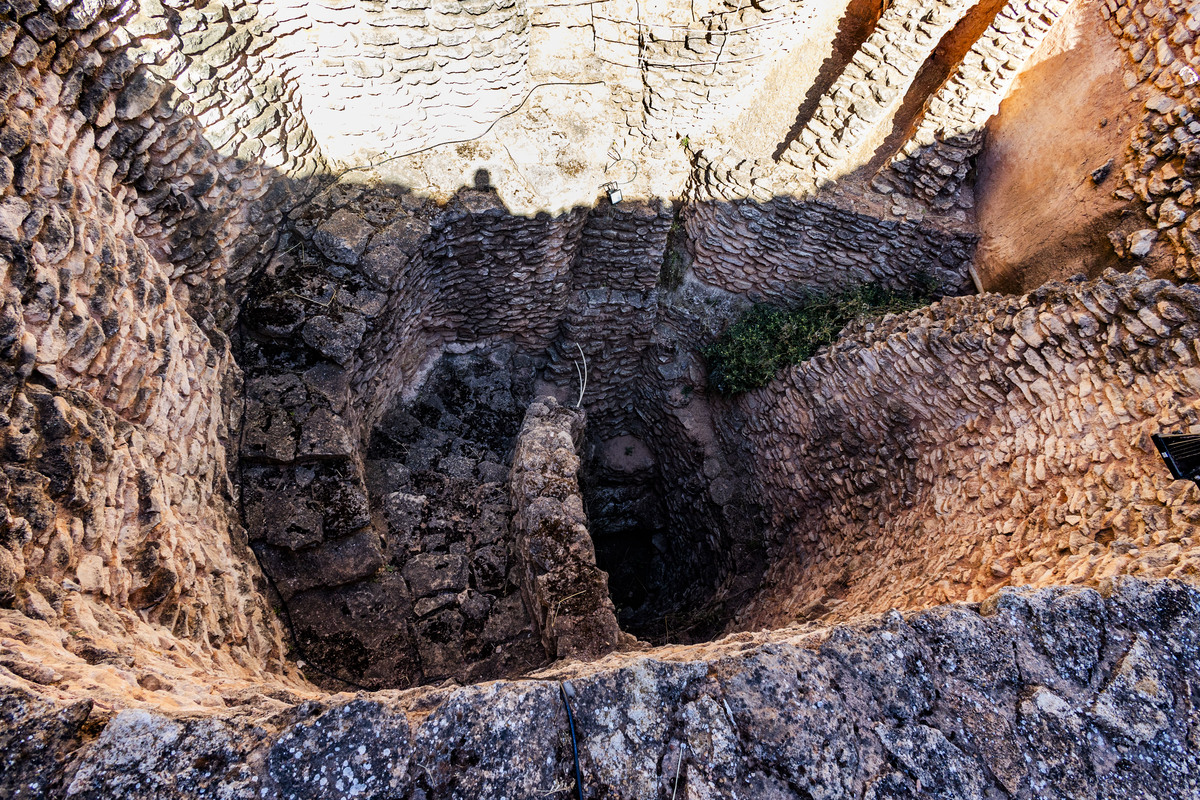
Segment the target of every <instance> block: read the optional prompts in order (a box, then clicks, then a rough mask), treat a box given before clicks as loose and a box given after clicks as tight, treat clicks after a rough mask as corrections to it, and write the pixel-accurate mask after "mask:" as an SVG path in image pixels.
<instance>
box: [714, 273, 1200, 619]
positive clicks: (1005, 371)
mask: <svg viewBox="0 0 1200 800" xmlns="http://www.w3.org/2000/svg"><path fill="white" fill-rule="evenodd" d="M1198 325H1200V289H1198V288H1197V287H1195V286H1191V285H1185V286H1175V285H1172V284H1170V283H1168V282H1166V281H1151V280H1147V279H1146V276H1145V275H1137V274H1134V275H1130V276H1124V275H1118V274H1116V273H1112V272H1109V273H1107V274H1106V275H1105V277H1104V278H1103V279H1100V280H1097V281H1094V282H1092V283H1071V284H1057V285H1056V284H1049V285H1047V286H1046V287H1043V288H1042V289H1039V290H1038V291H1036V292H1034V293H1032V294H1030V295H1026V296H1024V297H1020V298H1014V297H1005V296H999V295H982V296H978V297H971V298H958V299H946V300H943V301H941V302H939V303H935V304H934V305H933V306H931V307H930V308H928V309H927V310H924V311H917V312H912V313H910V314H906V315H902V316H898V317H888V318H885V319H884V320H883V321H882V322H880V323H876V324H874V325H873V326H867V327H866V328H859V329H858V330H855V331H853V332H852V333H851V334H850V335H848V336H846V337H844V338H843V339H842V340H841V341H840V342H839V343H837V344H836V345H834V346H833V347H832V348H830V350H829V351H828V352H826V353H825V354H822V355H819V356H817V357H816V358H814V359H813V360H811V361H809V362H806V363H804V364H802V365H800V366H798V367H794V368H791V369H789V370H788V371H787V372H786V373H784V375H783V376H782V378H781V379H780V380H778V381H776V382H775V383H772V384H771V385H770V386H769V387H767V388H764V389H761V390H757V391H755V392H752V393H749V394H747V395H746V396H745V397H744V398H742V399H740V400H739V401H738V404H737V405H738V408H739V410H740V411H741V412H742V414H743V416H742V417H741V418H740V419H739V421H738V423H737V424H736V426H735V428H734V429H731V430H730V433H731V434H732V435H733V436H731V438H730V442H731V443H734V442H735V441H736V440H738V439H740V440H743V441H744V442H745V443H746V444H747V445H748V447H749V448H750V450H751V452H752V455H751V456H750V463H753V464H755V465H756V467H755V476H754V481H755V482H756V483H757V485H759V486H761V487H762V498H763V503H764V505H765V506H766V508H767V509H768V513H769V516H770V519H771V527H772V529H773V531H774V535H775V536H777V537H778V538H777V539H776V541H775V542H774V543H773V544H772V545H771V547H772V552H773V558H772V560H773V562H774V566H773V567H772V568H771V570H770V571H769V573H768V578H767V584H766V585H767V588H766V589H765V590H764V591H763V592H762V593H761V594H760V595H759V596H758V597H757V598H756V599H755V601H754V602H753V603H752V604H751V607H750V609H748V610H747V612H746V613H745V615H744V617H743V618H742V620H741V624H744V625H747V626H752V627H758V626H764V625H775V624H780V623H782V622H784V621H787V620H791V619H796V618H811V617H819V616H823V615H827V614H832V615H838V614H839V609H840V608H845V609H850V610H852V611H853V613H859V612H861V611H863V610H881V609H887V608H889V607H892V606H897V607H902V608H920V607H926V606H931V605H934V604H937V603H942V602H947V601H951V600H979V599H982V598H983V597H985V596H986V595H987V594H988V593H990V592H992V591H994V590H995V589H996V588H997V587H999V586H1004V585H1009V584H1012V585H1022V584H1045V583H1051V582H1054V583H1079V584H1088V585H1095V584H1096V583H1098V582H1100V581H1102V580H1104V579H1106V578H1109V577H1112V576H1115V575H1120V574H1135V575H1146V576H1168V575H1169V576H1173V577H1187V576H1190V575H1195V574H1196V570H1197V569H1198V567H1200V565H1198V564H1197V561H1196V556H1195V554H1194V550H1193V542H1194V539H1195V536H1196V534H1197V528H1196V524H1195V523H1196V521H1197V520H1200V492H1198V491H1197V488H1196V486H1195V485H1193V484H1192V483H1190V482H1187V481H1173V480H1172V479H1171V476H1170V474H1169V473H1168V472H1167V470H1166V468H1165V467H1164V466H1163V464H1162V462H1161V459H1160V458H1159V457H1158V455H1157V453H1156V452H1155V450H1154V447H1153V446H1152V444H1151V442H1150V435H1151V434H1153V433H1158V432H1179V431H1180V430H1181V429H1183V430H1187V429H1189V428H1191V427H1193V426H1196V425H1197V423H1200V416H1198V415H1200V405H1198V404H1197V402H1196V390H1197V386H1200V372H1198V371H1197V369H1196V364H1197V361H1198V358H1200V353H1198V352H1197V351H1196V349H1195V342H1196V333H1197V332H1198V331H1200V327H1198Z"/></svg>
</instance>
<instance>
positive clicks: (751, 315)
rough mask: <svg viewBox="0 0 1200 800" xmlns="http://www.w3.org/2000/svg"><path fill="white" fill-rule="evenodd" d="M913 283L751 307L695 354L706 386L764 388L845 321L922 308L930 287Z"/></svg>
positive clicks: (866, 287) (931, 293)
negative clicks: (703, 369)
mask: <svg viewBox="0 0 1200 800" xmlns="http://www.w3.org/2000/svg"><path fill="white" fill-rule="evenodd" d="M918 285H919V287H920V288H918V289H915V290H911V291H897V290H893V289H885V288H884V287H882V286H880V285H879V284H876V283H865V284H857V285H854V286H849V287H847V288H845V289H843V290H842V291H840V292H837V293H836V294H818V293H810V294H808V295H806V296H804V297H803V298H802V299H801V300H800V301H799V302H798V303H797V304H796V305H795V306H793V307H791V308H779V307H776V306H770V305H765V304H759V305H755V306H754V307H753V308H751V309H750V310H749V311H747V312H746V314H745V315H743V316H742V317H741V318H740V319H738V320H736V321H735V322H734V323H733V324H731V325H730V326H729V327H728V328H726V329H725V331H724V332H723V333H722V334H721V335H720V336H718V337H717V339H716V341H714V342H713V343H712V344H710V345H708V346H707V347H705V348H703V349H702V350H701V351H700V352H701V354H702V355H703V356H704V358H705V360H706V361H707V362H708V383H709V386H711V387H712V388H714V389H716V390H717V391H718V392H720V393H721V394H725V395H732V394H738V393H740V392H746V391H749V390H751V389H757V388H759V387H760V386H765V385H766V384H767V383H768V382H770V380H771V379H772V378H774V377H775V376H776V375H777V374H778V373H779V371H780V370H781V369H783V368H784V367H788V366H791V365H793V364H799V363H800V362H801V361H804V360H805V359H808V358H811V357H812V356H813V355H814V354H815V353H816V352H817V350H819V349H820V348H821V347H823V346H825V345H827V344H830V343H831V342H833V341H834V340H835V339H836V338H837V335H838V334H839V333H840V332H841V331H842V329H843V328H845V327H846V325H847V324H849V323H850V322H851V321H853V320H855V319H860V318H877V317H882V316H883V315H884V314H895V313H901V312H904V311H911V310H913V309H914V308H920V307H921V306H923V305H926V304H928V303H929V302H930V301H931V300H932V299H933V297H934V290H933V286H932V285H931V284H930V282H929V281H921V282H920V283H919V284H918Z"/></svg>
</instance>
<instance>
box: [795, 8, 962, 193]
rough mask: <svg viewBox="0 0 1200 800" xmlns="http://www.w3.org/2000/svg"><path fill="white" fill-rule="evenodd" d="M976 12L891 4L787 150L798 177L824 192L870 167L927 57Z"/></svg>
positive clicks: (805, 185)
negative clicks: (871, 157)
mask: <svg viewBox="0 0 1200 800" xmlns="http://www.w3.org/2000/svg"><path fill="white" fill-rule="evenodd" d="M970 7H971V4H970V3H967V2H957V1H956V0H948V1H947V2H940V3H936V4H934V5H933V7H932V8H931V7H930V4H928V3H919V2H896V3H892V4H890V5H889V6H888V7H887V8H886V10H885V11H884V12H883V16H881V17H880V19H879V22H878V23H877V24H876V26H875V29H874V30H873V31H872V33H871V36H870V37H869V38H868V39H867V41H866V42H864V43H863V45H862V47H861V48H859V50H858V52H857V53H856V54H855V56H854V58H853V60H852V61H851V62H850V64H849V65H847V67H846V69H845V70H844V71H843V72H842V74H841V76H840V77H839V78H838V80H837V81H836V82H835V83H834V85H833V86H832V87H831V88H830V90H829V92H828V93H827V94H826V95H825V96H824V97H822V98H821V101H820V103H819V104H818V105H817V108H816V110H815V111H814V112H813V116H812V119H811V120H809V121H808V122H807V123H806V125H805V127H804V130H802V131H801V132H800V134H799V135H798V136H797V137H796V139H795V140H794V141H793V142H792V143H791V144H790V145H788V148H787V150H786V151H785V152H784V154H783V156H782V158H783V161H784V162H786V163H787V164H789V165H791V166H792V167H794V168H795V169H796V173H795V174H794V175H793V176H791V180H792V181H794V182H795V183H796V184H797V185H798V186H801V187H803V188H806V189H811V188H817V187H818V186H819V185H820V184H821V183H822V182H824V181H826V180H834V179H836V178H838V177H841V176H842V175H845V174H846V173H848V172H850V171H851V170H853V169H854V168H855V167H857V166H859V165H860V164H863V163H865V161H866V160H867V159H866V156H869V155H870V153H871V152H872V151H873V150H874V148H875V146H876V145H878V144H879V142H880V141H881V140H882V138H883V135H884V133H885V132H886V131H885V130H881V127H882V125H884V124H886V123H887V122H888V121H889V120H890V119H891V117H892V116H893V115H894V113H895V111H896V109H897V108H898V107H899V105H900V102H901V101H902V100H903V99H904V94H905V91H906V90H907V89H908V87H909V85H910V84H911V83H912V81H913V79H914V78H915V77H916V75H917V71H918V70H919V69H920V68H921V65H922V64H924V63H925V59H926V58H927V57H928V56H929V54H930V53H931V52H932V51H933V48H934V47H935V46H936V45H937V44H938V42H939V41H940V40H941V38H942V35H943V34H945V33H946V32H948V31H949V30H950V28H951V27H952V26H953V25H954V23H955V22H957V21H958V20H959V19H960V18H961V17H962V16H963V14H965V13H966V12H967V10H968V9H969V8H970ZM868 76H870V77H868Z"/></svg>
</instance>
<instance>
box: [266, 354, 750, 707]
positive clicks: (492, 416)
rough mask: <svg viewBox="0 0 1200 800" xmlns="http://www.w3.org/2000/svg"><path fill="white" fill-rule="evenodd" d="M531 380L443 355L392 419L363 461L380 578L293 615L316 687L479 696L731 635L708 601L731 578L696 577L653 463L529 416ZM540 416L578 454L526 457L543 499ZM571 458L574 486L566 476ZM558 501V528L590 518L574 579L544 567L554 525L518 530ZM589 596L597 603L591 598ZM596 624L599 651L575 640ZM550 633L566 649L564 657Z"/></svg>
mask: <svg viewBox="0 0 1200 800" xmlns="http://www.w3.org/2000/svg"><path fill="white" fill-rule="evenodd" d="M538 366H539V365H538V362H537V360H536V359H534V358H531V357H529V356H526V355H523V354H521V353H520V352H519V351H518V350H517V349H516V348H515V347H513V346H497V347H492V348H486V349H484V348H480V349H477V350H474V351H472V352H468V353H461V354H447V355H444V356H443V357H442V358H441V359H440V360H439V361H438V362H437V363H436V365H435V366H434V367H433V369H432V370H431V372H430V373H429V376H428V377H427V379H426V380H425V382H424V384H423V386H422V388H421V389H420V390H419V391H418V392H417V393H416V395H415V396H414V397H412V398H410V399H407V400H403V401H401V402H397V403H396V404H395V405H394V407H393V408H392V409H391V410H389V411H388V412H386V413H385V414H383V415H382V418H381V419H380V422H379V423H378V424H377V425H376V426H375V428H374V430H373V432H372V434H371V436H370V439H369V442H368V444H367V447H366V451H365V460H364V478H365V491H366V494H367V495H368V497H369V513H370V526H369V530H371V531H372V532H373V533H372V534H371V535H373V536H377V538H378V551H379V562H380V563H379V565H378V567H377V568H376V569H375V570H374V571H373V572H372V573H371V574H369V575H366V576H363V577H362V578H361V579H358V580H353V581H350V582H343V583H337V584H334V583H332V582H331V583H330V585H322V586H318V587H313V588H308V589H306V590H304V591H300V592H296V593H294V594H291V595H290V596H289V597H288V598H287V600H286V605H287V610H288V614H287V619H288V621H290V624H291V625H292V628H293V630H292V633H293V635H294V637H295V644H296V651H297V652H296V656H297V658H299V659H302V660H303V661H305V662H306V663H307V664H309V665H311V667H312V668H313V670H314V671H319V672H318V674H317V675H316V676H315V677H316V678H317V679H318V680H325V681H329V682H331V685H337V684H338V683H342V684H349V685H351V686H359V685H361V686H367V687H369V688H379V687H385V686H408V685H413V684H418V683H429V682H435V681H440V680H445V679H447V678H452V679H454V680H457V681H459V682H474V681H481V680H488V679H492V678H496V677H504V676H512V675H518V674H522V673H525V672H528V671H530V670H533V669H536V668H538V667H541V666H544V665H545V664H547V663H549V662H550V661H552V660H554V659H555V658H563V657H567V656H570V655H576V656H578V655H580V654H581V653H584V652H586V654H588V655H592V656H594V655H597V654H599V653H602V652H604V651H605V650H609V649H613V648H614V647H624V646H628V645H629V644H630V642H631V641H632V640H631V639H630V638H629V637H628V636H627V634H632V635H634V636H636V637H638V638H640V639H643V640H645V641H649V642H654V643H662V642H667V641H672V642H694V641H700V640H703V639H706V638H711V637H712V636H714V635H716V634H717V633H719V632H720V630H721V629H722V627H723V625H724V623H725V622H726V621H727V620H728V616H729V615H728V613H727V611H726V610H725V609H723V608H722V607H720V606H713V605H712V604H711V603H710V602H709V600H710V599H711V597H712V595H713V593H714V592H715V591H716V588H717V586H718V585H719V583H720V581H719V580H718V578H719V576H720V569H721V565H720V564H718V563H716V562H715V560H712V561H707V562H704V561H699V560H697V554H707V553H710V552H711V548H710V547H709V545H708V544H707V542H706V541H700V540H698V539H696V538H693V537H695V536H696V528H695V527H694V526H693V525H687V524H675V523H674V521H673V518H672V516H671V512H670V509H669V507H668V505H667V504H666V502H664V499H663V497H662V494H661V493H662V491H663V488H664V487H665V486H667V485H669V484H668V481H667V480H665V479H664V475H663V474H662V465H661V463H660V461H659V459H658V458H657V457H656V456H655V454H654V452H653V450H652V449H651V447H650V446H649V445H647V444H646V443H644V442H643V440H642V439H640V438H638V437H635V436H633V435H630V434H626V435H622V436H617V437H611V438H609V439H608V440H606V441H604V442H601V443H590V442H588V441H587V436H586V434H585V432H584V429H585V425H584V423H583V420H584V415H583V414H582V412H578V411H575V410H574V409H573V408H572V407H571V405H570V404H566V405H565V406H564V405H560V404H557V403H556V402H555V401H553V400H552V399H550V398H543V399H541V400H538V401H536V402H534V404H533V405H532V406H531V405H530V403H531V401H532V398H533V392H534V385H535V376H536V373H537V367H538ZM546 403H549V404H550V405H551V406H552V407H553V413H554V414H557V415H560V417H561V419H562V420H564V422H563V423H562V424H563V425H565V426H566V427H564V428H563V429H562V430H560V431H558V432H557V433H556V432H555V429H550V430H549V434H548V435H549V436H550V437H551V439H553V438H554V437H558V438H559V439H562V437H567V438H568V439H569V441H570V446H569V447H568V448H565V449H561V450H560V451H556V452H557V453H558V455H555V456H554V457H553V458H549V459H547V458H542V457H541V456H540V455H539V454H538V453H534V454H533V455H532V456H530V457H529V458H527V459H526V461H527V462H528V464H527V466H525V467H522V470H523V471H522V473H521V474H522V476H523V477H521V478H519V480H521V481H522V484H521V485H522V486H525V485H527V484H528V478H527V473H529V472H530V471H532V472H536V473H537V475H536V480H537V481H541V483H538V484H537V486H538V487H539V488H538V489H537V491H536V493H535V494H531V495H529V496H526V497H522V496H518V495H519V492H518V491H516V490H515V489H514V485H513V484H512V480H513V476H514V475H515V474H516V473H514V471H513V470H514V464H513V460H514V450H518V448H519V444H518V436H519V434H520V435H521V436H525V435H526V434H524V433H522V431H523V429H522V422H523V420H526V416H527V415H535V414H536V413H537V409H540V408H542V407H543V405H544V404H546ZM539 404H543V405H539ZM530 425H531V423H529V422H528V421H527V422H526V427H527V428H529V427H530ZM530 435H536V433H535V434H530ZM522 441H523V440H522ZM560 443H561V442H560ZM529 446H530V447H535V446H540V445H529ZM581 453H582V454H584V456H585V457H583V458H581V457H580V454H581ZM564 454H565V455H564ZM564 458H565V459H567V460H568V461H569V462H570V465H569V470H568V472H566V473H562V474H559V473H558V472H556V470H560V469H562V468H563V462H562V459H564ZM666 477H667V478H671V477H672V476H666ZM677 477H678V476H674V478H675V479H676V482H678V479H677ZM560 486H569V487H570V488H569V490H568V491H566V492H565V494H564V495H563V498H564V502H563V508H565V509H566V511H564V512H562V513H563V514H566V515H567V516H570V515H571V514H573V513H574V511H573V509H574V508H575V507H576V506H578V508H579V510H580V512H581V514H580V519H586V524H585V525H579V524H574V523H573V522H572V523H571V524H574V530H575V531H576V533H574V534H571V535H581V536H582V537H583V538H581V539H580V543H579V544H578V545H572V546H571V547H569V548H568V550H569V551H571V552H576V551H579V550H580V547H582V549H583V550H584V551H588V552H586V553H585V556H584V558H583V559H582V560H581V561H580V563H579V565H577V566H574V567H573V566H570V562H571V561H572V558H571V557H570V556H567V555H565V552H566V551H564V554H562V555H561V557H560V556H555V557H553V558H551V557H550V556H548V555H545V554H544V550H545V547H554V546H557V545H555V544H554V542H552V541H550V540H548V539H545V538H544V537H545V536H546V535H547V534H546V531H547V530H549V529H550V528H551V527H552V526H553V524H557V523H555V522H553V520H552V521H551V522H549V523H548V522H546V514H545V512H544V510H536V511H535V512H532V513H534V516H536V517H537V522H536V525H535V526H534V528H529V529H528V530H527V529H524V528H522V527H521V523H520V520H522V519H525V518H526V517H527V516H528V515H527V514H525V512H524V511H523V510H522V509H523V508H524V507H525V506H526V505H528V504H530V503H532V504H535V505H536V504H539V503H541V502H542V501H543V500H544V496H555V492H557V491H558V488H557V487H560ZM539 509H540V506H539ZM555 513H558V512H555ZM514 514H515V515H516V517H517V518H516V519H514ZM539 515H540V516H539ZM569 522H570V521H569ZM568 527H570V525H568ZM535 528H536V529H535ZM580 531H582V533H580ZM539 536H541V537H543V539H542V540H538V537H539ZM592 551H594V556H593V554H592ZM684 551H690V553H691V555H690V557H681V556H680V553H682V552H684ZM559 561H563V562H566V563H567V566H566V567H563V565H562V564H560V563H558V562H559ZM597 566H598V567H599V569H596V567H597ZM572 570H574V571H572ZM601 571H603V572H601ZM551 572H553V573H554V575H552V576H548V573H551ZM604 573H607V577H606V578H605V576H604ZM334 580H336V578H334ZM547 587H549V588H547ZM589 587H592V588H596V587H598V589H597V592H598V593H597V594H596V595H595V596H594V597H592V596H591V595H589V594H588V592H589V591H591V589H589ZM614 612H615V615H616V616H615V617H613V616H612V615H613V613H614ZM597 614H598V615H599V616H597ZM569 615H574V616H571V617H570V619H572V620H573V622H572V624H571V626H566V624H565V620H566V619H567V618H568V616H569ZM581 620H583V621H581ZM587 620H591V622H590V623H589V622H587ZM618 622H619V625H620V629H621V631H623V632H624V634H622V635H621V636H617V635H616V628H617V624H618ZM592 623H594V626H598V627H596V630H595V631H594V632H593V633H594V635H592V636H591V638H590V639H589V638H588V637H582V636H575V635H574V633H573V631H574V630H575V629H579V628H581V627H582V628H586V626H587V625H588V624H592ZM556 626H557V629H559V630H561V631H567V630H568V628H569V629H570V631H571V632H572V633H571V635H572V636H574V638H573V639H572V643H571V644H570V645H569V646H568V645H566V644H564V643H563V641H559V639H560V636H559V634H558V633H555V632H554V631H555V627H556ZM564 641H565V640H564Z"/></svg>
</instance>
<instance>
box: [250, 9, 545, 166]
mask: <svg viewBox="0 0 1200 800" xmlns="http://www.w3.org/2000/svg"><path fill="white" fill-rule="evenodd" d="M259 13H260V15H261V16H262V17H263V18H264V19H265V20H271V19H272V18H276V19H278V20H280V28H279V31H278V32H277V33H276V34H275V36H276V40H277V41H276V43H275V44H274V46H273V48H272V50H270V51H268V52H269V53H270V54H271V55H273V56H274V57H275V58H276V59H278V60H279V61H280V63H282V64H283V65H284V66H283V68H284V70H285V71H286V73H287V75H288V76H289V77H290V78H291V79H292V80H294V81H295V82H296V85H297V86H298V87H299V90H300V93H301V94H302V96H303V103H302V106H303V109H304V114H305V115H306V116H307V117H308V119H309V120H310V121H311V122H312V123H313V125H314V127H315V128H316V131H317V134H318V136H320V137H321V140H322V147H323V149H324V151H325V152H327V153H328V154H329V155H330V156H331V157H333V158H335V159H338V160H341V161H347V162H349V161H357V160H363V159H369V158H375V157H378V156H380V155H381V154H383V155H395V154H396V153H397V152H398V151H399V152H404V151H411V150H417V149H420V148H422V147H426V146H432V145H436V144H438V143H440V142H452V141H460V140H464V139H470V138H472V137H474V136H477V135H479V134H480V133H482V132H483V129H484V128H485V127H486V126H487V125H488V124H489V123H490V122H491V121H492V120H493V119H494V118H495V117H496V116H498V115H499V114H501V113H503V112H505V111H508V110H511V109H512V108H513V107H515V106H516V105H517V103H518V102H520V100H521V96H522V95H523V93H524V90H525V70H526V63H527V61H528V56H529V38H528V37H529V16H528V13H527V11H526V8H525V3H524V2H518V0H471V1H470V2H465V3H456V2H443V3H434V4H426V3H420V2H391V3H384V2H372V3H366V4H359V3H348V2H340V1H339V0H320V1H319V2H309V1H308V0H269V2H264V3H263V4H262V8H261V9H260V12H259ZM364 123H365V124H364Z"/></svg>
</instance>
